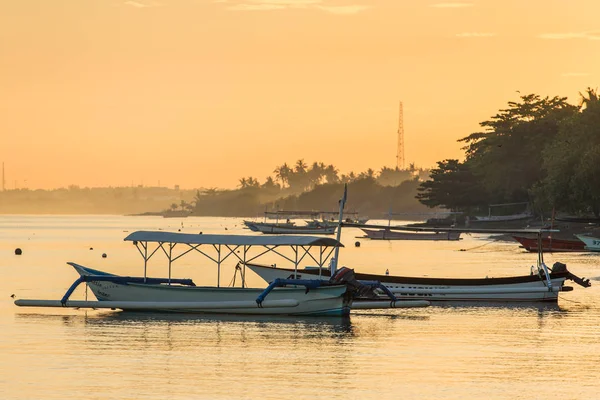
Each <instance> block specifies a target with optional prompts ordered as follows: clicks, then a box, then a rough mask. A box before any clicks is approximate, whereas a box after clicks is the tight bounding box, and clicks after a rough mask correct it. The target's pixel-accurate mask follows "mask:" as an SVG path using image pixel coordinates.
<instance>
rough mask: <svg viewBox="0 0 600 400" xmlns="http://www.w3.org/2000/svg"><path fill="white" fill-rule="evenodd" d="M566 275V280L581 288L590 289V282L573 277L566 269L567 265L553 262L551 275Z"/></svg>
mask: <svg viewBox="0 0 600 400" xmlns="http://www.w3.org/2000/svg"><path fill="white" fill-rule="evenodd" d="M561 272H562V273H566V274H567V279H570V280H572V281H573V282H575V283H577V284H579V285H581V286H583V287H590V286H592V283H591V282H590V280H589V279H586V278H585V277H584V278H580V277H578V276H576V275H573V274H572V273H571V272H569V270H568V269H567V265H566V264H563V263H561V262H555V263H554V264H553V265H552V273H554V274H556V273H561Z"/></svg>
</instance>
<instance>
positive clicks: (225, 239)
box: [123, 231, 344, 247]
mask: <svg viewBox="0 0 600 400" xmlns="http://www.w3.org/2000/svg"><path fill="white" fill-rule="evenodd" d="M123 240H125V241H130V242H133V241H136V240H137V241H139V242H156V243H159V242H161V243H184V244H224V245H226V244H227V245H232V246H325V247H335V246H339V247H344V245H343V244H342V243H340V242H338V241H337V240H335V239H333V238H327V237H320V236H306V235H302V236H300V235H281V236H279V235H278V236H250V235H212V234H194V233H178V232H163V231H136V232H133V233H131V234H129V236H127V237H126V238H125V239H123Z"/></svg>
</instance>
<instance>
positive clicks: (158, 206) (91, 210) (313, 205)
mask: <svg viewBox="0 0 600 400" xmlns="http://www.w3.org/2000/svg"><path fill="white" fill-rule="evenodd" d="M273 174H274V175H273V176H268V177H267V178H266V179H265V180H264V182H263V183H260V182H259V181H258V179H256V178H253V177H245V178H241V179H240V180H239V185H238V188H236V189H218V188H208V189H194V190H179V189H169V188H165V187H142V186H138V187H107V188H80V187H78V186H70V187H68V188H61V189H54V190H28V189H18V190H7V191H4V192H0V213H2V214H26V213H39V214H157V215H167V216H181V215H198V216H231V217H234V216H235V217H255V216H257V215H262V213H263V212H264V211H265V210H277V209H284V208H286V209H303V210H336V209H337V204H338V200H339V198H340V197H341V195H342V192H343V184H344V183H348V184H349V193H350V194H349V201H348V207H352V209H353V210H354V211H359V212H360V213H361V214H362V215H368V216H371V217H372V218H381V217H383V214H384V213H387V212H388V211H389V210H390V209H392V210H393V211H394V212H417V211H424V210H425V211H427V210H426V207H424V206H423V205H421V204H420V203H419V202H418V201H417V200H416V199H415V195H416V193H417V191H416V190H417V186H418V180H419V179H425V178H426V177H427V176H428V171H427V170H425V169H420V168H417V167H415V166H414V165H410V166H409V167H408V168H406V169H397V168H388V167H383V168H381V169H380V170H379V172H375V171H374V170H372V169H368V170H367V171H364V172H361V173H354V172H350V173H348V174H339V171H338V169H337V168H336V167H334V166H333V165H331V164H329V165H325V164H324V163H319V162H315V163H313V164H311V165H310V166H309V165H307V164H306V163H304V161H303V160H298V161H297V162H296V163H295V164H294V165H293V167H291V166H289V165H288V164H287V163H284V164H283V165H280V166H277V167H276V168H275V170H274V172H273Z"/></svg>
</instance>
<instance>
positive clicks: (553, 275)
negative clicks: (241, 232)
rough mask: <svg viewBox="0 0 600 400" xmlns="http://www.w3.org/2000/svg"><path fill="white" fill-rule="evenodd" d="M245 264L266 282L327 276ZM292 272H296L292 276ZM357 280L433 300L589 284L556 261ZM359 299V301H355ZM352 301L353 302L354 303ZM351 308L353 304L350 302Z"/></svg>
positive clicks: (491, 298)
mask: <svg viewBox="0 0 600 400" xmlns="http://www.w3.org/2000/svg"><path fill="white" fill-rule="evenodd" d="M246 266H247V267H248V268H249V269H250V270H251V271H253V272H254V273H256V274H257V275H259V276H260V277H261V278H262V279H264V280H265V281H266V282H271V281H273V280H275V279H277V278H294V277H296V278H298V279H324V280H327V279H329V276H330V272H329V270H328V269H323V268H315V267H309V268H303V269H298V270H297V271H294V270H291V269H286V268H275V267H272V266H264V265H258V264H251V263H248V264H246ZM294 274H295V275H294ZM355 277H356V279H357V280H359V281H363V280H365V281H371V280H377V281H379V282H381V283H382V284H383V285H384V286H385V287H387V288H388V289H389V290H390V291H391V292H392V293H393V294H394V295H395V296H396V298H398V299H401V300H408V299H412V300H428V301H432V302H447V301H454V302H485V303H487V302H538V301H541V302H557V301H558V294H559V293H560V292H562V291H570V290H572V289H573V288H572V287H569V286H564V282H565V280H566V279H571V280H573V281H575V282H576V283H578V284H580V285H582V286H584V287H588V286H590V283H589V280H587V279H581V278H579V277H577V276H575V275H573V274H571V273H570V272H569V271H568V270H567V268H566V265H564V264H561V263H555V264H554V266H553V268H552V271H551V272H549V275H548V277H549V279H548V278H547V277H546V275H545V272H544V267H541V266H540V267H539V268H538V269H537V271H532V273H531V274H530V275H522V276H511V277H499V278H475V279H473V278H468V279H467V278H458V279H457V278H427V277H407V276H391V275H375V274H365V273H358V272H355ZM357 301H358V300H357ZM357 301H355V302H357ZM353 307H354V308H356V306H354V305H353Z"/></svg>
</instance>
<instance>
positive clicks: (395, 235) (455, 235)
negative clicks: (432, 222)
mask: <svg viewBox="0 0 600 400" xmlns="http://www.w3.org/2000/svg"><path fill="white" fill-rule="evenodd" d="M361 230H362V231H363V232H364V233H365V234H366V235H367V236H366V237H367V238H369V239H373V240H460V232H402V231H397V230H394V231H392V230H390V229H385V228H384V229H365V228H361Z"/></svg>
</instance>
